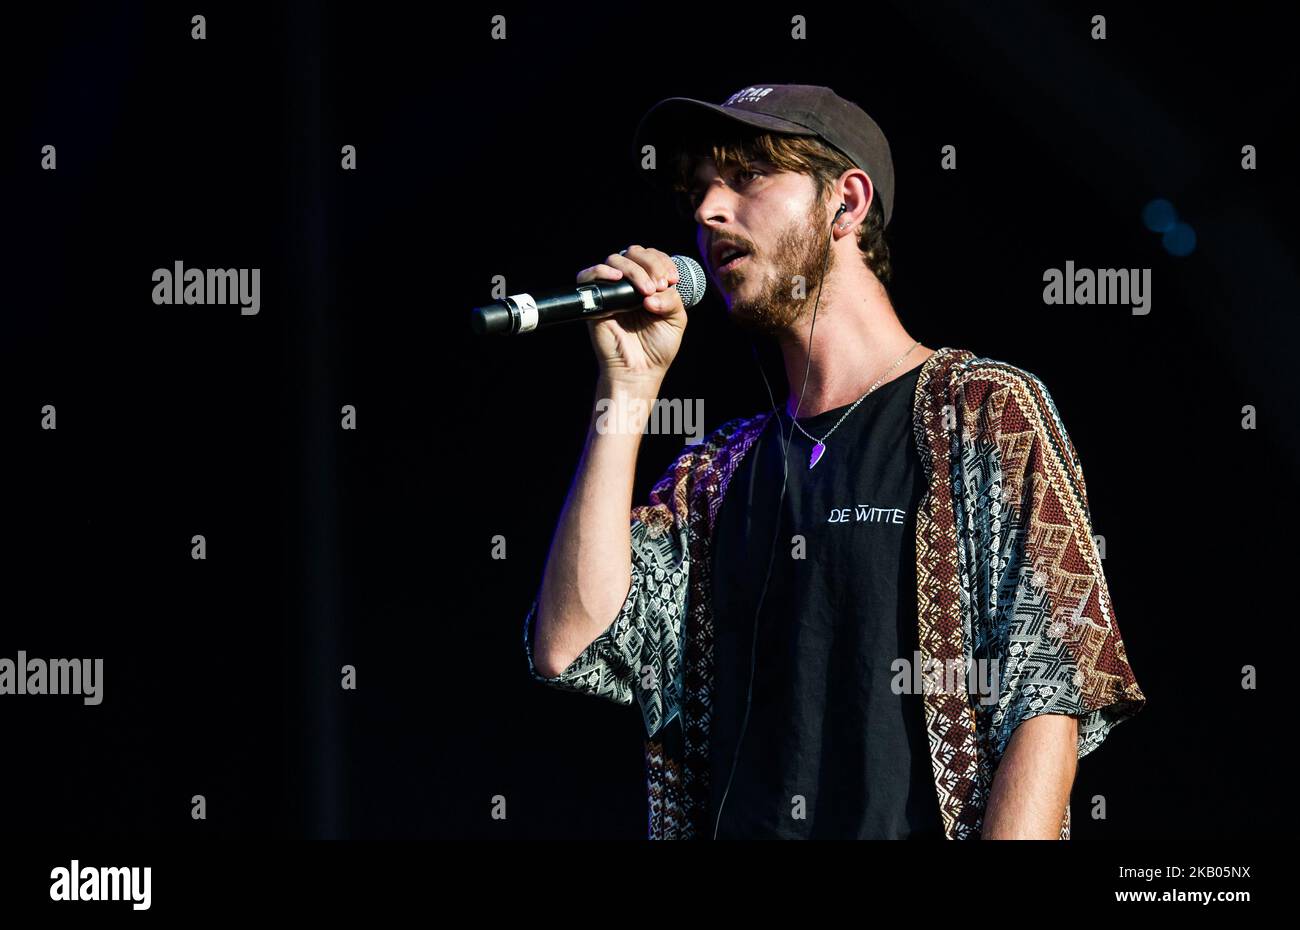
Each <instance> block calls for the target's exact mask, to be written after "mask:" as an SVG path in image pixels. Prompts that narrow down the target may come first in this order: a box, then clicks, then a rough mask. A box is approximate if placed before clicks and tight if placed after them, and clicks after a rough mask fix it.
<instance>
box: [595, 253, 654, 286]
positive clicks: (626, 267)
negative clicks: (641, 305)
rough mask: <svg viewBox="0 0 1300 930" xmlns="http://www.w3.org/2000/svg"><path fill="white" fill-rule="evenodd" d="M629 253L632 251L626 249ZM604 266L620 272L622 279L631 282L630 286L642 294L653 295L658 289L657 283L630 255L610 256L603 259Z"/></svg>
mask: <svg viewBox="0 0 1300 930" xmlns="http://www.w3.org/2000/svg"><path fill="white" fill-rule="evenodd" d="M632 248H637V246H633V247H632ZM631 251H632V249H628V252H629V253H630V252H631ZM605 264H606V265H609V266H610V267H611V268H618V269H619V270H621V271H622V272H623V276H624V278H626V279H627V280H628V281H631V282H632V286H633V287H635V288H636V289H637V290H638V291H640V292H641V293H642V294H653V293H654V292H655V291H657V290H658V289H659V283H658V282H657V281H655V280H654V278H653V277H651V275H650V272H648V271H646V270H645V268H643V267H642V266H641V264H640V263H639V262H637V261H635V260H634V259H633V258H632V257H631V255H611V256H609V257H608V258H606V259H605Z"/></svg>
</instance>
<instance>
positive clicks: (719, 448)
mask: <svg viewBox="0 0 1300 930" xmlns="http://www.w3.org/2000/svg"><path fill="white" fill-rule="evenodd" d="M771 418H772V413H771V411H766V412H763V413H757V414H754V415H753V416H750V417H736V418H734V419H731V420H728V421H726V422H725V423H723V424H722V425H721V426H719V427H717V428H716V429H715V430H713V432H711V433H709V434H708V435H707V436H705V437H704V439H703V440H701V441H700V442H698V443H696V444H695V445H693V446H689V447H687V449H686V450H685V451H684V452H683V453H682V457H683V458H686V457H690V458H691V459H693V460H694V461H695V462H696V463H697V464H701V465H703V464H706V463H709V462H712V461H713V460H714V459H716V458H718V457H719V456H721V455H730V454H731V453H734V452H736V451H738V450H741V449H746V448H748V447H749V446H750V445H751V444H752V443H753V441H754V440H755V439H756V438H758V434H759V433H761V432H762V431H763V427H764V426H766V425H767V423H768V421H769V420H770V419H771Z"/></svg>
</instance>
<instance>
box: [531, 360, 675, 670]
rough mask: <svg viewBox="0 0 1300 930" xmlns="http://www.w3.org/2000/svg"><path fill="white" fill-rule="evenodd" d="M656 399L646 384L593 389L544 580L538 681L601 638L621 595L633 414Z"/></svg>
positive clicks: (628, 562)
mask: <svg viewBox="0 0 1300 930" xmlns="http://www.w3.org/2000/svg"><path fill="white" fill-rule="evenodd" d="M657 394H658V387H657V385H656V384H652V383H647V384H644V385H635V386H628V385H623V384H611V383H609V382H607V381H604V380H601V381H600V382H599V383H598V385H597V388H596V404H595V405H594V406H593V410H592V417H591V423H590V425H589V428H588V431H587V439H586V443H585V445H584V447H583V453H582V458H581V460H580V461H579V463H578V470H577V475H576V476H575V478H574V481H573V486H572V488H571V489H570V492H569V496H568V499H567V500H566V501H565V503H564V509H563V510H562V511H561V513H560V520H559V525H558V526H557V527H556V531H555V537H554V539H553V540H552V542H551V551H550V553H549V555H548V556H547V559H546V569H545V572H544V573H543V576H542V586H541V591H540V596H539V601H538V605H537V632H536V642H537V657H538V664H539V670H540V671H541V672H542V674H549V675H558V674H559V673H560V672H562V671H563V670H564V669H565V668H567V667H568V665H569V664H570V663H571V662H572V661H573V660H574V659H575V658H577V657H578V655H580V654H581V652H582V650H583V649H585V648H587V646H588V645H589V644H590V643H591V642H592V640H594V639H595V638H596V637H597V636H599V635H600V634H601V633H602V632H604V631H605V629H606V628H607V627H608V626H609V624H610V623H611V622H612V621H613V620H614V616H615V614H616V613H617V611H618V608H619V607H620V606H622V603H623V600H624V598H625V597H626V596H627V590H628V586H629V585H630V584H631V574H632V556H631V548H632V539H631V529H630V520H629V512H630V511H631V507H632V485H633V481H634V478H635V474H636V457H637V451H638V449H639V446H640V441H641V434H640V431H639V429H636V427H637V426H638V425H639V424H638V423H637V422H636V415H637V414H639V412H640V411H641V410H643V409H645V408H646V407H647V406H648V405H649V404H652V403H653V402H654V399H655V397H656V396H657ZM602 401H604V403H601V402H602ZM602 414H603V415H604V416H603V418H602ZM602 423H603V425H602Z"/></svg>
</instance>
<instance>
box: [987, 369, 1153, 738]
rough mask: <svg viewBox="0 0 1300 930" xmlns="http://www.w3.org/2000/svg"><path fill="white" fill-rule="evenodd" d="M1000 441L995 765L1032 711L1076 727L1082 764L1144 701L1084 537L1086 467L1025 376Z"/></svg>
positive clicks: (1087, 522) (1013, 394)
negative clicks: (1063, 717)
mask: <svg viewBox="0 0 1300 930" xmlns="http://www.w3.org/2000/svg"><path fill="white" fill-rule="evenodd" d="M1024 374H1025V378H1024V380H1023V381H1022V382H1018V383H1015V384H1013V385H1012V387H1011V388H1010V389H1009V391H1008V396H1007V397H1006V398H1005V401H1006V403H1005V406H1004V407H1003V408H1002V414H1001V423H1002V427H1001V431H1000V435H999V439H998V445H999V449H1000V454H1001V459H1002V476H1001V477H1002V483H1001V486H1000V487H996V486H995V489H994V491H993V496H994V498H1000V500H1001V506H1000V508H997V509H998V510H999V511H1000V514H1001V516H1000V520H1001V521H1002V523H1003V526H1002V532H1003V541H1004V542H1003V545H1004V547H1005V548H1004V550H1003V553H1002V567H1003V573H1002V578H1001V582H1000V584H999V585H998V604H997V613H998V618H999V623H998V627H999V634H1000V635H999V636H998V639H999V642H998V643H997V651H998V652H1000V653H1001V658H1002V659H1003V660H1004V661H1003V662H1002V663H1001V666H1002V667H1001V682H1000V684H999V700H998V706H997V708H996V710H994V712H993V714H992V720H991V724H992V729H991V733H990V735H991V737H992V741H993V752H994V758H1000V757H1001V755H1002V753H1003V751H1005V749H1006V746H1007V743H1008V741H1009V740H1010V738H1011V734H1012V732H1013V731H1014V730H1015V728H1016V727H1017V726H1019V725H1020V724H1021V723H1023V722H1024V721H1025V720H1027V719H1029V718H1030V717H1034V716H1037V715H1039V714H1069V715H1071V716H1074V717H1076V718H1077V719H1078V721H1079V737H1078V758H1080V759H1082V758H1083V757H1084V756H1086V755H1088V753H1090V752H1092V751H1093V750H1094V749H1096V748H1097V747H1098V746H1100V745H1101V744H1102V742H1103V741H1104V740H1105V739H1106V737H1107V736H1108V735H1109V733H1110V731H1111V730H1112V729H1114V727H1115V726H1116V725H1117V724H1119V723H1121V722H1122V721H1124V720H1127V719H1129V718H1130V717H1132V716H1134V715H1135V714H1137V713H1138V711H1140V710H1141V709H1142V707H1143V705H1144V704H1145V702H1146V697H1145V695H1143V693H1142V691H1141V689H1140V688H1139V686H1138V682H1137V679H1136V677H1135V676H1134V673H1133V669H1132V668H1131V667H1130V665H1129V661H1128V656H1127V653H1126V651H1125V648H1124V641H1123V639H1122V637H1121V635H1120V628H1119V625H1118V623H1117V622H1116V619H1115V613H1114V609H1113V607H1112V604H1111V599H1110V591H1109V588H1108V586H1107V583H1106V577H1105V574H1104V572H1103V569H1102V561H1101V557H1100V554H1099V552H1098V549H1097V545H1096V540H1095V539H1094V537H1093V533H1092V519H1091V515H1090V513H1089V510H1088V498H1087V491H1086V489H1085V486H1084V480H1083V469H1082V466H1081V465H1080V462H1079V458H1078V455H1077V453H1076V451H1075V448H1074V445H1073V443H1072V442H1071V441H1070V438H1069V436H1068V435H1067V434H1066V432H1065V428H1064V426H1063V425H1062V423H1061V419H1060V415H1059V413H1058V412H1057V409H1056V404H1055V402H1054V401H1053V400H1052V398H1051V396H1050V395H1049V394H1048V392H1047V389H1046V387H1045V386H1044V385H1043V383H1042V382H1041V381H1039V380H1038V379H1037V378H1036V377H1034V376H1033V375H1029V374H1028V373H1024Z"/></svg>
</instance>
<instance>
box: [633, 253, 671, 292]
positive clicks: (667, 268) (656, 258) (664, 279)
mask: <svg viewBox="0 0 1300 930" xmlns="http://www.w3.org/2000/svg"><path fill="white" fill-rule="evenodd" d="M620 255H627V256H628V258H629V259H633V260H636V263H637V264H640V265H641V267H642V268H645V269H646V273H647V274H649V276H650V280H651V281H654V286H655V290H667V289H668V287H672V286H673V285H676V284H677V265H676V264H675V263H673V260H672V258H669V256H668V255H666V254H664V252H662V251H659V250H658V248H642V247H641V246H628V247H627V248H624V250H623V252H620Z"/></svg>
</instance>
